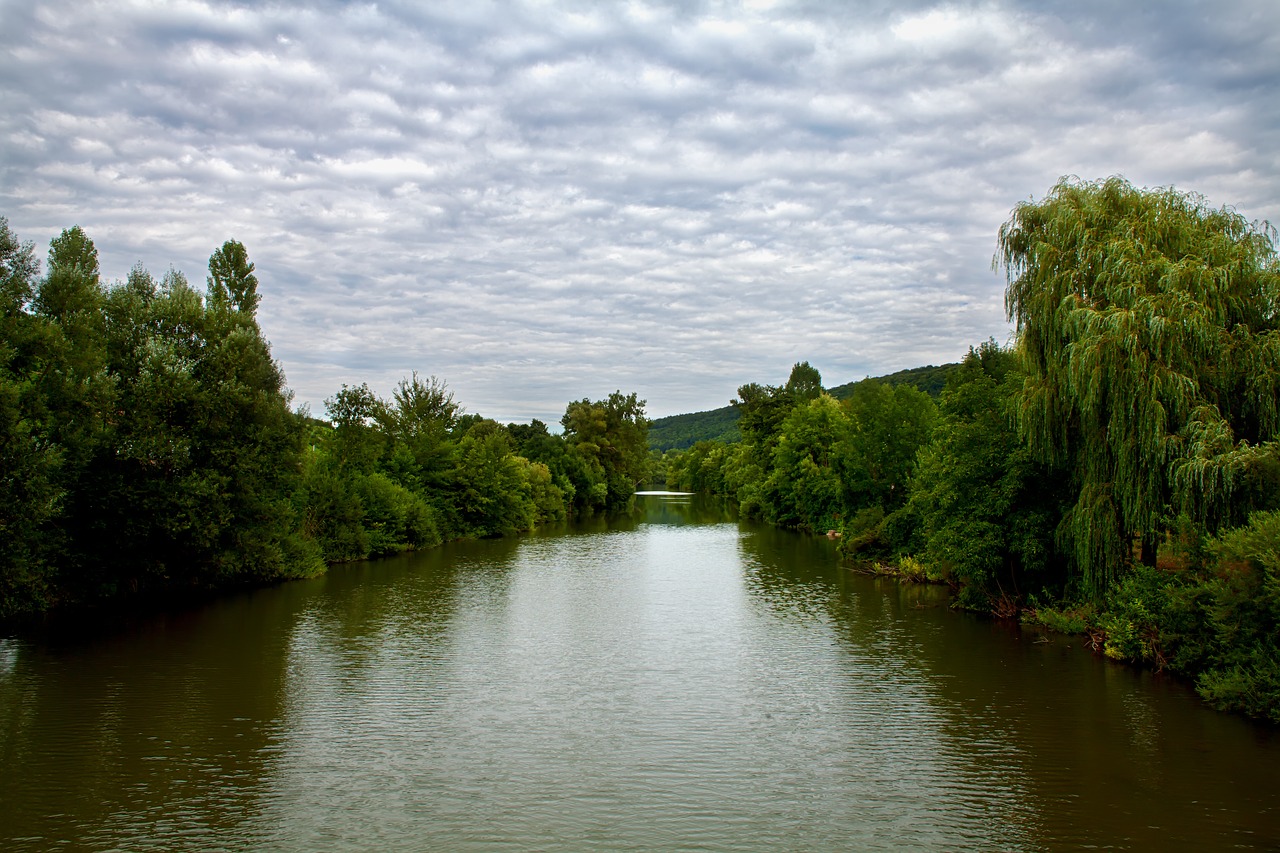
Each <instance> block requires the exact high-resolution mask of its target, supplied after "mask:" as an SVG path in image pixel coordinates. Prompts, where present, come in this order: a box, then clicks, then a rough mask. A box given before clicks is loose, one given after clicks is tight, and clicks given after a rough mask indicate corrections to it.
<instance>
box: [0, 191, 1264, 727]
mask: <svg viewBox="0 0 1280 853" xmlns="http://www.w3.org/2000/svg"><path fill="white" fill-rule="evenodd" d="M1275 244H1276V234H1275V231H1274V230H1273V229H1271V228H1270V226H1267V225H1259V224H1256V223H1250V222H1248V221H1246V220H1245V219H1244V218H1243V217H1242V216H1240V215H1239V214H1238V213H1236V212H1235V211H1233V210H1231V209H1229V208H1221V209H1215V208H1211V207H1209V206H1208V205H1207V204H1206V202H1205V201H1204V200H1203V199H1202V198H1200V197H1198V196H1196V195H1194V194H1187V193H1180V192H1178V191H1175V190H1172V189H1168V190H1154V191H1149V190H1141V189H1137V188H1135V187H1133V186H1132V185H1130V184H1128V183H1127V182H1125V181H1124V180H1122V179H1119V178H1112V179H1108V180H1106V181H1101V182H1082V181H1063V182H1061V183H1059V184H1058V185H1057V186H1055V187H1054V188H1053V189H1052V190H1051V191H1050V193H1049V194H1048V195H1047V196H1046V197H1045V198H1044V199H1043V200H1042V201H1040V202H1038V203H1032V202H1028V203H1023V204H1020V205H1019V206H1018V207H1017V208H1016V209H1015V210H1014V212H1013V215H1012V217H1011V219H1010V220H1009V221H1008V222H1007V223H1006V224H1005V225H1004V227H1003V228H1002V229H1001V231H1000V233H999V237H998V243H997V245H998V255H997V261H998V263H999V265H1000V266H1002V267H1003V268H1004V270H1005V271H1006V273H1007V277H1008V290H1007V293H1006V306H1007V309H1008V312H1009V317H1010V319H1011V320H1013V321H1014V322H1015V323H1016V329H1017V337H1016V341H1015V342H1014V344H1013V345H1012V346H1011V347H1009V348H1002V347H1000V346H998V345H997V344H995V343H994V342H992V341H988V342H987V343H984V344H981V345H979V346H977V347H975V348H973V349H972V350H971V351H970V352H969V354H968V356H967V357H966V358H965V359H964V362H963V363H962V364H961V365H960V366H958V367H947V368H945V369H939V370H940V371H943V370H944V373H940V374H939V376H943V375H945V388H944V389H943V390H942V391H941V394H940V395H939V396H938V397H937V399H936V400H935V399H934V398H933V397H931V396H930V395H929V394H928V393H925V392H924V391H921V390H920V389H919V388H916V387H914V386H913V385H912V384H910V383H909V382H904V383H902V384H897V385H892V384H888V383H884V382H876V381H871V380H868V381H863V382H860V383H855V384H853V385H852V386H847V387H842V391H843V390H847V396H846V397H845V398H844V399H837V398H836V397H834V396H832V394H830V393H827V392H825V391H824V390H823V387H822V381H821V376H820V375H819V374H818V371H817V370H815V369H814V368H812V367H811V366H810V365H808V364H807V363H801V364H797V365H796V366H795V368H794V369H793V371H792V373H791V376H790V378H789V379H788V381H787V383H786V384H785V385H782V386H768V385H759V384H755V383H752V384H748V385H744V386H742V387H741V388H740V389H739V392H738V399H737V400H735V401H734V404H733V409H734V412H735V414H736V415H737V418H736V429H737V430H738V435H739V436H740V439H739V440H737V441H729V442H726V441H718V442H717V441H711V442H706V441H704V442H698V443H696V444H694V445H693V446H692V447H691V448H689V449H687V450H673V451H668V452H666V453H665V454H664V453H660V452H655V453H654V454H653V455H652V456H650V455H648V453H649V451H648V442H647V429H648V420H647V418H646V417H645V412H644V403H643V401H640V400H638V399H637V398H636V395H634V394H631V395H624V394H622V393H621V392H615V393H614V394H612V395H610V396H609V397H608V398H607V399H605V400H599V401H592V400H589V399H583V400H580V401H576V402H573V403H570V404H569V405H568V406H567V408H566V411H565V414H564V417H563V418H562V421H561V423H562V426H563V428H564V430H563V434H560V435H553V434H551V433H550V432H549V431H548V430H547V428H546V426H545V425H544V424H542V423H539V422H537V421H535V422H533V423H532V424H528V425H521V424H512V425H506V426H504V425H501V424H498V423H496V422H494V421H491V420H487V419H485V418H482V417H480V416H478V415H468V414H464V413H463V411H462V409H461V407H460V406H459V405H458V403H457V402H456V401H455V400H454V398H453V395H452V394H451V393H450V392H449V391H448V389H447V387H446V386H445V385H444V383H442V382H440V381H439V380H436V379H435V378H434V377H432V378H429V379H426V380H424V379H422V378H420V377H419V376H418V375H417V374H414V375H413V376H411V377H406V378H405V379H404V380H402V381H401V382H400V384H399V385H398V386H397V387H396V389H395V390H394V392H393V394H392V397H391V399H389V400H387V399H382V398H380V397H378V396H377V395H376V394H374V393H373V392H372V391H371V390H370V389H369V387H368V386H367V385H363V384H362V385H359V386H356V387H350V386H343V387H342V388H341V389H339V390H337V391H336V392H335V393H334V395H333V396H332V397H330V398H329V399H328V400H326V401H325V408H326V414H327V416H328V418H327V420H319V419H315V418H311V417H309V416H308V415H307V414H306V413H304V412H295V411H293V410H292V409H291V407H290V400H289V395H288V393H287V391H286V389H285V386H284V377H283V374H282V372H281V370H280V367H279V365H277V364H276V363H275V362H274V361H273V360H272V358H271V353H270V348H269V345H268V343H267V341H266V340H265V339H264V338H263V336H262V333H261V330H260V328H259V326H258V324H257V320H256V310H257V306H258V303H259V299H260V296H259V294H258V281H257V278H256V276H255V274H254V267H253V264H252V263H250V262H249V260H248V256H247V252H246V250H245V247H244V246H242V245H241V244H239V243H237V242H235V241H228V242H227V243H225V244H223V245H222V246H221V247H220V248H219V249H217V250H216V251H215V252H214V253H213V255H212V257H211V258H210V261H209V271H208V277H207V279H206V286H205V288H204V290H203V291H199V290H197V289H196V288H194V287H192V286H191V285H190V284H189V283H188V282H187V280H186V279H185V278H184V277H183V276H182V275H181V274H180V273H178V272H175V271H170V272H168V273H166V274H165V275H164V276H162V277H161V278H159V279H157V278H155V277H154V276H152V275H151V274H150V273H149V272H147V270H145V269H144V268H142V267H141V266H139V267H136V268H135V269H133V270H132V271H131V272H130V274H129V275H128V277H127V279H126V280H125V281H123V282H117V283H115V284H111V285H106V284H104V283H103V282H102V281H101V280H100V275H99V270H98V260H97V251H96V248H95V247H94V244H93V242H92V240H90V238H89V237H88V235H86V234H85V233H84V232H83V231H82V230H81V229H80V228H78V227H73V228H70V229H68V230H66V231H64V232H63V233H62V234H61V235H60V236H59V237H57V238H56V239H54V240H53V241H52V244H51V246H50V249H49V255H48V264H47V267H46V269H45V271H43V272H42V271H41V269H40V264H39V262H38V261H37V259H36V257H35V251H34V247H33V246H32V245H30V244H23V243H20V242H19V240H18V238H17V237H16V236H15V235H13V234H12V233H11V232H10V230H9V228H8V224H7V222H6V221H5V220H3V219H0V472H2V476H0V536H2V537H3V549H2V550H0V619H12V618H15V617H22V616H30V615H33V614H40V613H43V612H46V611H48V610H50V609H51V608H66V607H69V606H80V605H86V604H94V603H98V604H102V603H104V602H105V603H108V604H110V603H111V602H119V601H124V600H130V599H136V598H137V597H139V596H159V597H161V598H165V597H169V596H177V595H181V594H185V593H190V592H193V591H198V592H207V591H211V590H219V589H225V588H229V587H235V586H243V585H249V584H260V583H266V582H272V581H276V580H281V579H287V578H298V577H308V576H313V575H316V574H318V573H321V572H323V571H324V569H325V566H326V564H328V563H332V562H338V561H345V560H355V559H360V558H363V557H369V556H378V555H383V554H390V553H394V552H397V551H402V550H406V549H413V548H422V547H427V546H431V545H434V544H437V543H439V542H441V541H444V540H449V539H456V538H463V537H484V536H498V535H504V534H509V533H515V532H519V531H522V530H528V529H531V528H533V527H534V526H536V525H538V524H540V523H542V522H544V521H547V520H554V519H560V518H564V517H565V516H567V515H569V514H571V513H589V512H594V511H601V510H609V509H612V508H617V507H619V506H622V505H624V504H625V503H626V502H627V501H628V500H629V499H630V497H631V494H632V492H633V490H634V486H635V484H636V483H638V482H640V481H642V480H644V479H646V478H652V477H654V476H657V477H659V478H661V479H663V480H665V481H666V482H667V483H668V484H669V485H670V486H673V487H679V488H682V489H691V490H698V491H708V492H714V493H717V494H722V495H728V496H731V497H732V498H733V499H734V500H735V501H736V502H737V504H738V506H739V508H740V510H741V512H742V513H743V514H745V515H746V516H748V517H755V518H762V519H766V520H768V521H770V522H772V523H774V524H777V525H780V526H782V527H787V528H794V529H802V530H810V531H814V532H817V533H825V532H827V531H833V532H839V534H840V536H841V550H842V552H843V553H844V554H845V555H846V556H847V557H848V558H849V559H851V560H855V561H859V563H860V564H861V565H866V566H874V567H876V568H877V570H881V571H889V572H893V573H897V574H901V575H904V576H907V577H911V578H920V579H928V580H935V581H945V582H947V583H950V584H951V585H952V586H953V587H954V588H955V589H956V590H957V596H956V601H957V602H958V603H959V604H960V605H961V606H963V607H968V608H972V609H975V610H984V611H990V612H993V613H996V614H999V615H1004V616H1014V615H1020V616H1021V617H1022V618H1024V619H1029V620H1037V621H1039V622H1042V623H1044V624H1047V625H1049V626H1051V627H1056V628H1060V629H1065V630H1078V631H1081V632H1086V633H1087V634H1088V637H1089V642H1091V643H1092V644H1094V645H1096V646H1097V648H1099V649H1100V650H1102V651H1104V652H1105V653H1106V654H1107V655H1110V656H1111V657H1114V658H1117V659H1122V660H1132V661H1138V662H1142V663H1145V664H1149V665H1151V666H1154V667H1156V668H1161V669H1167V670H1171V671H1173V672H1177V673H1180V674H1183V675H1186V676H1188V677H1191V678H1193V679H1195V682H1196V685H1197V688H1198V690H1199V691H1200V693H1201V694H1202V695H1203V696H1204V697H1205V698H1206V699H1208V700H1209V701H1210V702H1212V703H1213V704H1214V705H1215V706H1217V707H1220V708H1228V709H1235V710H1240V711H1243V712H1245V713H1248V714H1251V715H1253V716H1256V717H1261V718H1265V719H1269V720H1271V721H1273V722H1280V649H1278V648H1277V637H1278V636H1280V557H1277V554H1280V512H1278V510H1280V445H1278V444H1277V433H1278V431H1280V311H1278V305H1280V302H1278V300H1280V270H1278V268H1277V262H1276V253H1275Z"/></svg>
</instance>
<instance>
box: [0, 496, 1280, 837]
mask: <svg viewBox="0 0 1280 853" xmlns="http://www.w3.org/2000/svg"><path fill="white" fill-rule="evenodd" d="M1042 639H1044V638H1041V637H1038V636H1036V635H1033V634H1030V633H1028V634H1025V635H1024V634H1023V633H1022V632H1020V631H1019V630H1018V629H1017V628H1016V626H1014V627H1010V626H1007V625H1003V624H1001V623H996V622H992V621H987V620H982V619H977V618H973V617H969V616H965V615H963V614H957V613H953V612H950V611H949V610H948V609H947V591H946V590H945V589H943V588H939V587H926V586H902V585H898V584H896V583H891V582H888V581H883V580H877V579H873V578H866V577H861V576H856V575H852V574H850V573H849V572H847V571H845V570H843V569H841V568H840V567H839V566H838V565H837V563H836V561H835V559H834V543H832V542H829V541H828V540H826V539H825V538H817V537H805V536H797V535H793V534H787V533H784V532H781V531H777V530H774V529H772V528H769V527H766V526H757V525H752V524H749V523H746V522H738V521H736V520H734V519H733V518H732V516H731V514H727V513H726V511H725V508H724V507H723V506H721V505H718V504H717V503H715V502H713V501H707V500H705V499H702V498H696V497H694V498H690V497H687V496H649V497H644V498H639V499H637V503H636V507H635V510H634V511H633V512H631V513H628V514H625V515H623V516H621V517H616V518H610V519H604V518H597V519H593V520H591V521H588V522H586V523H584V524H582V525H578V526H565V527H564V528H561V529H559V530H547V531H542V532H540V533H539V534H536V535H532V536H528V537H523V538H520V539H507V540H496V541H488V542H473V543H457V544H454V545H451V546H449V547H446V548H442V549H438V550H435V551H430V552H425V553H422V554H415V555H406V556H404V557H400V558H396V559H393V560H386V561H379V562H376V563H367V564H357V565H353V566H348V567H341V568H338V569H335V570H334V571H333V572H332V573H331V574H330V575H328V576H327V577H325V578H322V579H319V580H316V581H312V582H305V583H298V584H290V585H287V586H284V587H280V588H277V589H272V590H264V591H261V592H259V593H256V594H254V595H251V596H241V597H237V598H232V599H228V600H225V601H223V602H220V603H219V604H216V605H214V606H211V607H208V608H204V609H201V610H196V611H190V612H187V613H184V614H178V615H174V616H171V617H162V618H156V619H154V620H143V621H142V622H140V623H138V624H134V625H132V626H130V627H129V628H128V629H127V630H121V631H118V632H116V633H108V634H102V633H97V634H90V635H88V636H85V637H83V638H80V639H77V640H73V641H71V642H66V643H50V642H46V641H40V640H32V639H26V640H21V641H19V640H12V639H10V640H0V757H2V758H3V767H4V770H5V772H4V773H3V774H0V847H4V848H13V849H30V850H43V849H47V848H49V847H54V846H58V845H60V844H61V845H65V846H69V847H85V848H91V849H192V850H194V849H210V848H222V849H254V850H259V849H266V850H276V849H280V850H295V849H371V848H386V849H407V850H417V849H423V848H424V847H425V848H431V849H449V850H493V849H504V848H505V849H544V850H580V849H609V850H654V849H701V850H730V849H732V850H772V849H792V850H842V849H852V850H866V849H902V848H910V849H938V850H965V849H970V850H986V849H1019V850H1037V849H1045V850H1048V849H1058V848H1061V847H1076V846H1104V847H1112V848H1118V849H1123V848H1131V849H1145V848H1155V847H1160V848H1167V847H1169V846H1174V847H1177V846H1182V847H1186V848H1192V847H1195V848H1221V847H1224V846H1228V845H1237V846H1243V847H1245V848H1246V849H1247V848H1249V847H1255V848H1263V849H1265V848H1267V847H1268V846H1272V845H1275V844H1276V842H1277V841H1278V840H1280V839H1278V838H1277V834H1276V833H1277V826H1278V825H1280V816H1278V815H1277V813H1276V811H1275V806H1276V801H1277V796H1278V795H1277V791H1276V786H1275V784H1274V782H1273V781H1272V776H1273V773H1272V768H1273V767H1274V765H1275V761H1276V759H1277V758H1280V743H1277V742H1276V738H1275V737H1273V735H1272V733H1270V732H1269V731H1267V730H1263V729H1259V728H1257V727H1254V726H1252V725H1251V724H1249V723H1246V722H1244V721H1242V720H1239V719H1236V718H1231V717H1225V716H1222V715H1217V714H1213V713H1212V712H1208V711H1206V710H1205V709H1203V708H1202V707H1200V706H1199V705H1198V704H1196V703H1195V700H1194V697H1192V696H1190V694H1189V693H1188V692H1187V691H1186V690H1185V688H1183V687H1180V686H1178V685H1176V684H1172V683H1171V682H1168V681H1166V680H1163V679H1159V678H1156V677H1154V676H1151V675H1149V674H1147V675H1144V674H1139V673H1135V672H1133V671H1131V670H1128V669H1124V668H1121V667H1113V666H1108V665H1106V664H1103V663H1100V662H1099V661H1097V660H1095V659H1093V658H1092V657H1090V656H1089V655H1088V654H1087V653H1085V652H1084V651H1083V650H1081V649H1079V648H1077V647H1073V646H1072V645H1071V644H1070V643H1069V642H1067V641H1063V640H1062V639H1061V638H1051V639H1050V640H1049V641H1048V642H1041V640H1042Z"/></svg>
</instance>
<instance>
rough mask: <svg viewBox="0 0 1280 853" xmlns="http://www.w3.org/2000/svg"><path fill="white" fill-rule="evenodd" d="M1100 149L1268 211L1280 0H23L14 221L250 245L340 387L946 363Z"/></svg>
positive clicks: (112, 273)
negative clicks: (1006, 239)
mask: <svg viewBox="0 0 1280 853" xmlns="http://www.w3.org/2000/svg"><path fill="white" fill-rule="evenodd" d="M1111 175H1123V176H1124V177H1126V178H1128V179H1129V180H1130V181H1131V182H1132V183H1134V184H1136V185H1138V186H1145V187H1157V186H1160V187H1163V186H1174V187H1177V188H1178V189H1179V190H1184V191H1194V192H1197V193H1200V194H1202V195H1203V196H1204V197H1205V199H1206V200H1207V202H1208V203H1209V204H1211V205H1212V206H1214V207H1218V206H1223V205H1229V206H1231V207H1234V208H1235V209H1236V210H1238V211H1239V212H1240V213H1242V214H1244V215H1245V216H1246V217H1247V218H1248V219H1251V220H1254V219H1257V220H1270V221H1272V222H1280V3H1277V2H1275V0H1214V2H1212V3H1208V2H1206V3H1196V2H1174V1H1173V0H1171V1H1170V2H1159V3H1157V2H1151V3H1145V2H1144V3H1117V2H1111V0H1106V2H1102V0H1063V2H1017V0H1005V2H989V3H988V2H983V3H944V4H938V3H928V2H909V0H908V2H844V3H838V2H795V3H788V2H741V3H716V2H711V3H697V2H687V3H686V2H680V3H645V2H631V3H608V2H582V3H576V2H524V3H491V2H486V0H465V2H459V3H453V2H447V0H433V2H430V3H427V2H399V1H398V0H391V2H377V3H357V2H353V3H346V2H309V3H292V2H276V3H248V4H233V3H220V2H196V1H195V0H174V2H144V1H143V0H132V2H128V1H127V0H100V2H86V0H74V2H73V1H72V0H68V2H30V0H0V216H5V217H7V218H8V220H9V224H10V228H11V229H12V230H13V231H14V232H15V233H16V234H17V235H18V237H19V238H20V239H22V240H31V241H33V242H34V243H35V244H36V245H37V247H38V254H40V255H41V256H42V257H43V255H44V254H45V252H46V251H47V247H48V242H49V240H50V239H51V238H53V237H54V236H56V235H57V234H58V233H59V232H60V231H61V230H62V229H63V228H67V227H70V226H72V225H76V224H78V225H80V226H82V227H83V228H84V229H85V230H86V231H87V232H88V234H89V236H90V237H92V238H93V240H94V241H95V243H96V245H97V247H98V250H99V255H100V259H101V266H102V270H103V274H104V277H105V278H106V279H107V280H108V281H114V280H119V279H123V278H124V277H125V276H126V275H127V273H128V271H129V269H130V268H131V267H132V266H134V265H135V264H136V263H139V262H141V263H142V264H143V265H144V266H146V267H147V268H148V269H150V270H151V271H152V272H153V273H156V274H157V275H159V274H162V273H164V272H165V271H166V270H168V269H170V268H171V267H172V268H175V269H177V270H180V271H182V272H183V273H185V274H186V276H187V277H188V279H190V280H191V281H192V282H193V283H194V284H197V285H200V284H201V283H202V282H203V281H204V277H205V275H206V272H207V262H208V258H209V255H210V254H211V253H212V252H213V251H214V250H215V249H216V248H217V247H218V246H220V245H221V244H222V242H223V241H224V240H228V239H236V240H239V241H241V242H242V243H244V244H245V246H246V247H247V248H248V252H249V257H250V260H252V261H253V262H254V263H255V264H256V269H257V274H258V278H259V281H260V284H259V293H260V294H261V296H262V303H261V307H260V308H259V313H258V319H259V322H260V324H261V326H262V329H263V332H264V333H265V335H266V336H267V338H268V339H269V340H270V341H271V343H272V353H273V355H274V357H275V358H276V359H277V360H278V361H279V362H280V364H281V365H282V367H283V368H284V372H285V375H286V377H287V383H288V385H289V387H290V388H291V389H292V390H293V392H294V394H295V398H294V399H295V405H298V406H302V405H306V406H307V407H308V408H309V409H310V410H311V412H312V413H314V414H317V415H322V414H323V412H324V402H323V401H324V399H325V398H327V397H330V396H332V395H333V394H334V392H336V391H337V390H339V389H340V388H341V387H342V385H344V384H347V385H358V384H360V383H364V382H367V383H368V384H369V386H370V387H371V388H372V389H373V390H374V391H375V392H376V393H378V394H379V395H380V396H383V397H389V396H390V394H391V391H392V389H393V388H394V387H395V384H396V383H397V382H398V381H399V380H401V379H403V378H405V377H407V376H410V375H411V374H412V373H413V372H414V371H417V372H418V373H420V374H421V375H422V376H423V377H426V376H430V375H434V376H437V377H439V378H440V379H443V380H444V381H445V382H446V383H447V384H448V386H449V388H450V389H451V390H452V391H453V393H454V394H455V396H456V398H457V400H458V401H459V402H460V403H461V404H462V405H463V407H464V408H465V409H466V410H467V411H469V412H475V413H479V414H482V415H484V416H487V417H493V418H496V419H498V420H499V421H504V422H506V421H528V420H529V419H531V418H539V419H541V420H543V421H545V422H547V423H549V424H552V425H555V424H557V423H558V421H559V419H560V417H561V415H562V414H563V413H564V409H565V406H566V404H567V403H569V402H570V401H573V400H579V399H582V398H584V397H589V398H591V399H600V398H603V397H605V396H607V395H608V394H609V393H610V392H612V391H614V390H621V391H622V392H623V393H632V392H634V393H636V394H638V396H639V397H640V398H641V399H644V400H646V401H647V404H648V405H647V410H648V413H649V415H650V417H661V416H664V415H670V414H677V413H682V412H690V411H700V410H706V409H712V408H716V407H719V406H723V405H725V404H727V403H728V402H729V400H730V399H732V398H733V397H734V396H735V395H736V391H737V388H738V387H739V386H740V385H742V384H744V383H747V382H760V383H765V384H781V383H783V382H784V381H785V380H786V378H787V375H788V373H789V372H790V369H791V366H792V364H794V363H795V362H798V361H809V362H810V363H811V364H813V365H814V366H815V367H817V368H818V369H819V370H820V371H821V372H822V376H823V379H824V382H825V384H827V385H828V386H834V385H838V384H841V383H844V382H848V381H852V380H855V379H861V378H863V377H864V376H876V375H882V374H885V373H890V372H893V371H896V370H900V369H903V368H909V367H916V366H921V365H926V364H942V363H946V362H952V361H958V360H959V359H960V358H962V357H963V356H964V354H965V353H966V352H967V350H968V348H969V347H970V346H972V345H976V344H978V343H981V342H982V341H985V340H987V339H988V338H994V339H996V340H997V341H998V342H1001V343H1005V342H1008V341H1009V340H1010V339H1011V327H1010V324H1009V323H1008V321H1007V318H1006V316H1005V312H1004V287H1005V278H1004V274H1003V271H1001V270H998V269H994V268H993V267H992V257H993V255H994V253H995V244H996V236H997V233H998V231H999V228H1000V225H1001V224H1002V223H1004V222H1005V221H1006V220H1008V218H1009V215H1010V213H1011V211H1012V209H1013V208H1014V206H1015V205H1017V204H1018V203H1019V202H1023V201H1031V200H1036V199H1040V198H1043V197H1044V196H1045V195H1046V194H1047V193H1048V192H1049V191H1050V189H1051V188H1052V187H1053V186H1054V184H1055V183H1056V182H1057V181H1058V180H1059V179H1060V178H1061V177H1063V176H1078V177H1080V178H1083V179H1086V180H1097V179H1102V178H1106V177H1108V176H1111Z"/></svg>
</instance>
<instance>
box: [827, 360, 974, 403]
mask: <svg viewBox="0 0 1280 853" xmlns="http://www.w3.org/2000/svg"><path fill="white" fill-rule="evenodd" d="M959 366H960V365H959V364H943V365H941V366H938V367H934V366H933V365H932V364H930V365H926V366H925V367H912V368H909V369H907V370H899V371H898V372H897V373H890V374H889V375H888V376H875V377H872V378H874V379H875V381H877V382H883V383H884V384H885V385H914V386H915V387H917V388H919V389H920V390H921V391H923V392H924V393H926V394H928V395H929V396H930V397H937V396H938V395H939V394H941V393H942V389H943V388H945V387H947V377H948V376H950V375H951V371H953V370H955V369H956V368H957V367H959ZM865 381H866V380H865V379H859V380H858V381H857V382H846V383H845V384H843V385H837V386H836V387H834V388H828V389H827V393H828V394H830V395H831V396H832V397H835V398H836V399H837V400H846V399H848V398H849V396H850V395H851V394H852V393H853V387H854V386H855V385H857V384H858V382H865Z"/></svg>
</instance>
